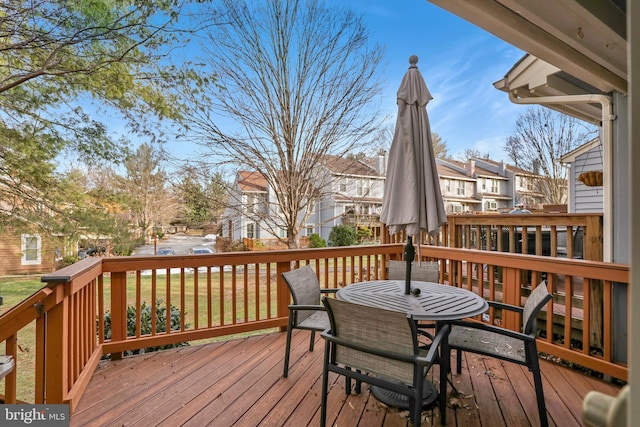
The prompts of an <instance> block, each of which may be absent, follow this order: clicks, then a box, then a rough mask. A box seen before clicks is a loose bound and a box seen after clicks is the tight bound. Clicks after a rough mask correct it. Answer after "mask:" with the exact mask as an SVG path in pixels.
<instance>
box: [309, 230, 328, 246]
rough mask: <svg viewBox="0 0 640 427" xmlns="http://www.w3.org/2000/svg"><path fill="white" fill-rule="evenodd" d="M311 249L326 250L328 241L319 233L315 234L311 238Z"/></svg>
mask: <svg viewBox="0 0 640 427" xmlns="http://www.w3.org/2000/svg"><path fill="white" fill-rule="evenodd" d="M309 247H310V248H326V247H327V241H326V240H324V239H323V238H322V237H320V235H319V234H318V233H313V234H312V235H311V236H309Z"/></svg>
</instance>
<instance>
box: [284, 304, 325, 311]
mask: <svg viewBox="0 0 640 427" xmlns="http://www.w3.org/2000/svg"><path fill="white" fill-rule="evenodd" d="M289 310H313V311H326V309H325V307H324V305H296V304H290V305H289Z"/></svg>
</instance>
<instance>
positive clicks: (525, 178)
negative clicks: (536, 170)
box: [436, 158, 543, 213]
mask: <svg viewBox="0 0 640 427" xmlns="http://www.w3.org/2000/svg"><path fill="white" fill-rule="evenodd" d="M436 163H437V165H438V174H439V175H440V188H441V190H442V197H443V199H444V203H445V207H446V211H447V213H465V212H494V213H495V212H507V211H509V210H511V209H512V208H513V206H514V204H520V203H521V204H524V205H526V206H537V205H540V204H542V202H543V194H542V193H541V192H539V191H537V185H536V180H537V179H539V178H540V176H539V175H536V174H533V173H531V172H528V171H525V170H523V169H520V168H517V167H515V166H511V165H508V164H505V163H504V162H496V161H493V160H489V159H478V158H476V159H470V160H468V161H467V162H461V161H458V160H452V159H437V160H436Z"/></svg>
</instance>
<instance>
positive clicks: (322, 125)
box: [190, 0, 382, 247]
mask: <svg viewBox="0 0 640 427" xmlns="http://www.w3.org/2000/svg"><path fill="white" fill-rule="evenodd" d="M212 7H214V8H216V9H214V10H212V11H211V13H209V16H212V17H213V18H212V19H213V20H215V24H216V25H213V26H212V28H213V30H211V31H210V32H209V33H208V37H207V40H206V45H207V46H206V48H205V56H206V58H205V61H206V62H207V63H208V64H209V65H210V66H211V68H212V70H213V72H214V73H215V77H216V79H217V80H216V82H215V84H211V85H209V86H208V87H204V88H203V90H202V91H201V92H200V91H195V90H194V91H192V92H191V93H190V95H191V98H190V99H191V102H193V107H194V108H192V110H193V111H194V113H193V115H192V116H191V119H192V123H191V124H190V127H191V131H192V132H193V133H192V135H194V136H195V138H196V139H197V140H198V141H199V142H200V143H201V144H203V145H204V146H206V147H207V150H208V153H209V154H210V155H211V156H212V158H213V159H214V161H217V162H219V163H225V162H227V163H235V164H236V166H237V167H238V168H242V169H244V170H248V171H256V172H259V173H260V174H261V175H262V176H263V177H264V179H265V180H266V185H267V187H268V188H270V194H272V195H273V197H269V198H268V199H267V200H265V203H267V205H268V206H267V209H266V210H265V209H254V210H253V212H247V210H244V211H243V212H242V214H243V215H247V216H248V217H253V218H254V219H255V221H256V222H257V221H260V222H261V224H260V225H261V226H266V227H268V228H269V229H271V230H277V229H285V230H286V234H287V237H286V242H287V245H288V246H289V247H297V237H298V234H299V231H300V229H301V227H302V225H303V224H304V223H305V220H306V219H307V218H308V215H309V212H310V209H307V208H308V207H310V206H311V204H313V203H315V202H316V201H317V200H318V199H319V197H320V196H321V191H324V190H320V189H324V188H325V185H324V180H325V179H326V178H325V177H326V175H325V174H323V173H322V167H321V166H320V163H321V160H322V159H323V158H324V156H325V155H327V154H333V155H344V154H345V153H348V152H351V151H353V150H354V149H356V148H357V147H359V146H363V145H365V144H367V143H368V142H369V141H370V135H374V134H375V132H374V131H375V129H376V127H377V117H378V116H379V115H378V112H377V111H376V110H375V109H374V108H373V104H372V103H373V102H374V101H375V100H376V98H377V97H376V95H377V94H378V93H379V82H378V81H377V77H376V70H377V69H378V65H379V64H380V61H381V58H382V51H381V50H380V49H379V48H378V47H377V46H375V47H370V46H368V35H367V31H366V29H365V27H364V25H363V23H362V19H361V18H360V17H359V16H356V15H355V14H354V13H353V12H351V11H350V10H347V9H344V8H330V7H328V6H327V4H326V3H325V2H322V1H317V0H308V1H305V0H288V1H287V0H267V1H251V0H248V1H236V0H222V1H219V2H215V3H214V4H213V5H212ZM258 214H260V215H258ZM273 234H274V235H276V236H277V235H278V234H277V233H275V232H274V233H273Z"/></svg>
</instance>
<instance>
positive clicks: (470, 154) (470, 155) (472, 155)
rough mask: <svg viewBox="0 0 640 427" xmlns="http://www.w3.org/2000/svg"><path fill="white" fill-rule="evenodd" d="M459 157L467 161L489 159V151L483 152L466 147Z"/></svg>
mask: <svg viewBox="0 0 640 427" xmlns="http://www.w3.org/2000/svg"><path fill="white" fill-rule="evenodd" d="M458 159H459V160H461V161H463V162H466V161H469V160H471V159H487V160H489V153H483V152H482V151H480V150H478V149H475V148H465V150H464V151H463V152H462V154H461V155H459V156H458Z"/></svg>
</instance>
